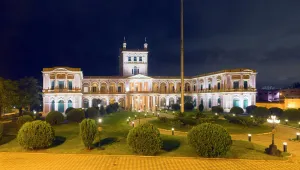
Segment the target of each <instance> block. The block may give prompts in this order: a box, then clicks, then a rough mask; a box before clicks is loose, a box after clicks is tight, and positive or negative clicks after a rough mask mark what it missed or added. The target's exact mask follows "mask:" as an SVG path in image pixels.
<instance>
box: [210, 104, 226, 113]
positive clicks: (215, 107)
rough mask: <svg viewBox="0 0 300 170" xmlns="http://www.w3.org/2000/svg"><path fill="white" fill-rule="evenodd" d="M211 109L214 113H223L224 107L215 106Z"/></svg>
mask: <svg viewBox="0 0 300 170" xmlns="http://www.w3.org/2000/svg"><path fill="white" fill-rule="evenodd" d="M211 111H212V112H213V113H223V112H224V109H223V107H221V106H213V107H211Z"/></svg>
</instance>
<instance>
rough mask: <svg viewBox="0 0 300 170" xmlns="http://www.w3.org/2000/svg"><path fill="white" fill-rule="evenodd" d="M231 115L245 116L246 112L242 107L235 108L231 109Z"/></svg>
mask: <svg viewBox="0 0 300 170" xmlns="http://www.w3.org/2000/svg"><path fill="white" fill-rule="evenodd" d="M230 113H235V114H237V115H239V114H243V113H244V110H243V109H242V108H241V107H237V106H234V107H232V108H231V109H230Z"/></svg>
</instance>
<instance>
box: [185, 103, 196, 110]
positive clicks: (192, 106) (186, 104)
mask: <svg viewBox="0 0 300 170" xmlns="http://www.w3.org/2000/svg"><path fill="white" fill-rule="evenodd" d="M184 109H185V110H187V111H191V110H193V109H194V105H193V103H190V102H187V103H184Z"/></svg>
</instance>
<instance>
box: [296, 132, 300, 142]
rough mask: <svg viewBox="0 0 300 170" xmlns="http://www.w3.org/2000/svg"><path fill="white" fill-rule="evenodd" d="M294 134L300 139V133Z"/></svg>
mask: <svg viewBox="0 0 300 170" xmlns="http://www.w3.org/2000/svg"><path fill="white" fill-rule="evenodd" d="M296 135H297V136H296V137H297V138H296V139H297V140H299V139H300V133H299V132H297V133H296Z"/></svg>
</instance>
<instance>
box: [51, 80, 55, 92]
mask: <svg viewBox="0 0 300 170" xmlns="http://www.w3.org/2000/svg"><path fill="white" fill-rule="evenodd" d="M54 87H55V81H54V80H52V81H51V90H54Z"/></svg>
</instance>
